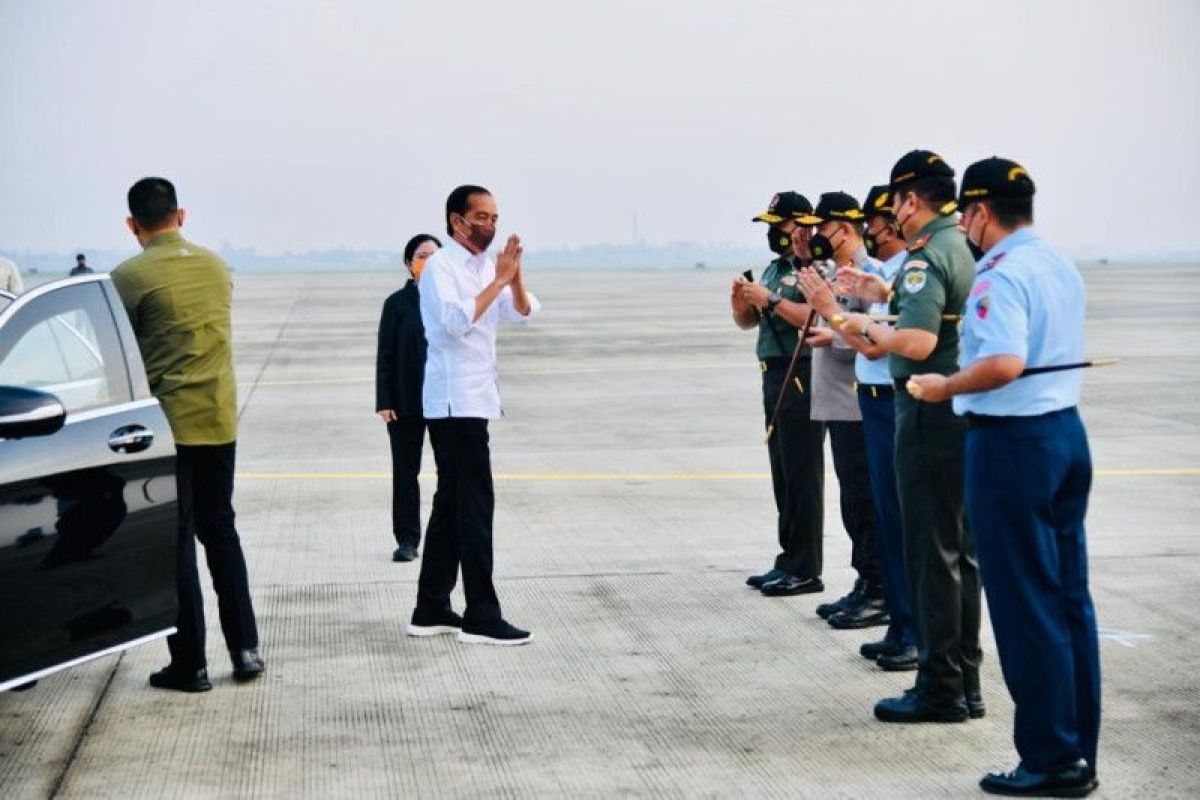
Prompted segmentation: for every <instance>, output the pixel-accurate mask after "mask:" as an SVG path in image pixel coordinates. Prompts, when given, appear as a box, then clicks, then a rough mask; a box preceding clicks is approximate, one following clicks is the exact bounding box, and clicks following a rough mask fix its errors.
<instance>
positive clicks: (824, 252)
mask: <svg viewBox="0 0 1200 800" xmlns="http://www.w3.org/2000/svg"><path fill="white" fill-rule="evenodd" d="M833 251H834V246H833V242H831V241H829V237H827V236H825V235H824V234H821V233H814V234H813V236H812V238H811V239H809V240H808V252H810V253H812V258H813V261H825V260H827V259H830V258H833Z"/></svg>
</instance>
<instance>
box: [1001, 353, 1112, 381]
mask: <svg viewBox="0 0 1200 800" xmlns="http://www.w3.org/2000/svg"><path fill="white" fill-rule="evenodd" d="M1120 360H1121V359H1119V358H1093V359H1092V360H1091V361H1076V362H1075V363H1073V364H1050V365H1048V366H1045V367H1026V368H1025V369H1023V370H1021V374H1020V375H1018V376H1017V377H1018V378H1024V377H1026V376H1028V375H1041V374H1042V373H1044V372H1061V371H1062V370H1064V369H1087V368H1088V367H1111V366H1112V365H1113V364H1116V363H1117V362H1119V361H1120Z"/></svg>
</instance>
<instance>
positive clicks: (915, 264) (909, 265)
mask: <svg viewBox="0 0 1200 800" xmlns="http://www.w3.org/2000/svg"><path fill="white" fill-rule="evenodd" d="M904 268H905V269H929V262H927V261H905V262H904Z"/></svg>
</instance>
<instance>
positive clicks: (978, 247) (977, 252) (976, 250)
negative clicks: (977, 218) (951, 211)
mask: <svg viewBox="0 0 1200 800" xmlns="http://www.w3.org/2000/svg"><path fill="white" fill-rule="evenodd" d="M987 226H988V223H986V222H985V223H983V230H981V231H980V232H979V241H980V244H975V242H973V241H971V234H970V233H968V232H967V231H963V233H965V234H966V239H967V249H968V250H970V251H971V257H972V258H974V259H975V260H976V261H979V260H981V259H982V258H983V254H984V253H986V252H987V251H986V250H984V249H983V245H982V242H983V235H984V234H985V233H987Z"/></svg>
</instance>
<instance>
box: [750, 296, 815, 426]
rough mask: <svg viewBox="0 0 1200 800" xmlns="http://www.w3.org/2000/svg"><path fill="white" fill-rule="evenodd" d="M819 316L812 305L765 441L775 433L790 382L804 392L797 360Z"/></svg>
mask: <svg viewBox="0 0 1200 800" xmlns="http://www.w3.org/2000/svg"><path fill="white" fill-rule="evenodd" d="M816 318H817V312H816V311H813V309H812V306H809V308H808V317H806V318H805V320H804V330H802V331H801V332H800V338H799V339H797V340H796V349H795V350H794V351H793V352H792V363H790V364H788V368H787V373H786V374H785V375H784V376H783V385H782V386H781V387H780V389H779V397H778V399H776V400H775V410H774V411H773V412H771V421H770V423H768V425H767V435H766V436H765V437H764V438H763V441H764V442H769V441H771V434H773V433H775V421H776V420H778V419H779V409H780V408H782V407H783V397H784V395H785V394H787V390H788V384H789V383H791V382H792V380H795V381H796V388H797V389H799V390H800V393H801V394H804V384H802V383H801V382H800V379H799V378H795V377H794V376H795V373H796V362H797V361H799V360H800V351H801V350H803V349H804V340H805V339H807V338H808V332H809V330H810V329H811V328H812V324H813V320H815V319H816Z"/></svg>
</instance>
